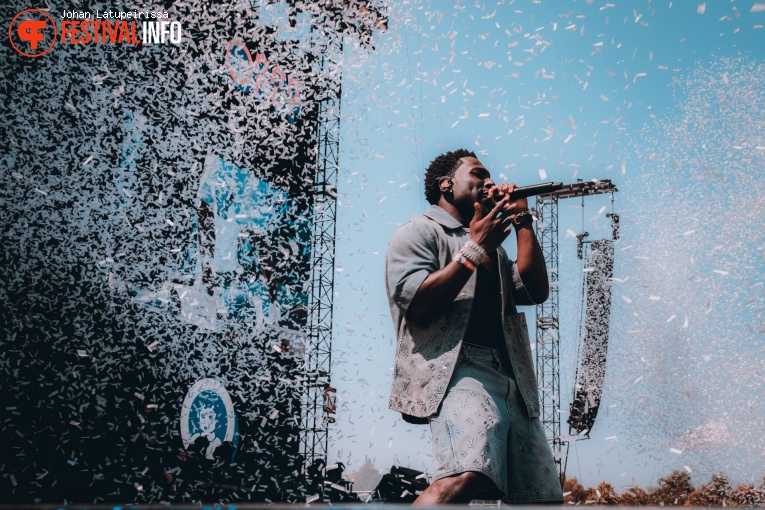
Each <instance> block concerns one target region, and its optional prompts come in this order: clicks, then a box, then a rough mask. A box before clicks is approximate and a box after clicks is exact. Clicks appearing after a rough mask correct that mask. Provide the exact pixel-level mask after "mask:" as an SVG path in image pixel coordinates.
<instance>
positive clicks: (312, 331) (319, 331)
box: [300, 16, 342, 464]
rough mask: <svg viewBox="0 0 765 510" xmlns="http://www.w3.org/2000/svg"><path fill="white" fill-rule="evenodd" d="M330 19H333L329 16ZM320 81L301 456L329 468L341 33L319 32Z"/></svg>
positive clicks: (315, 89)
mask: <svg viewBox="0 0 765 510" xmlns="http://www.w3.org/2000/svg"><path fill="white" fill-rule="evenodd" d="M327 18H328V19H329V18H330V17H329V16H327ZM316 31H317V33H316V34H314V37H315V38H316V40H317V41H318V43H317V45H316V46H315V48H316V51H315V53H314V54H315V55H316V56H317V63H316V66H317V73H316V75H317V78H318V80H317V81H318V83H316V84H314V89H313V92H314V94H315V101H316V105H317V111H318V122H317V131H318V135H317V149H318V150H317V154H316V163H315V165H316V166H315V171H314V175H313V187H314V190H313V205H312V220H313V235H312V240H311V290H310V298H309V315H308V323H309V330H308V341H307V344H306V346H305V364H304V366H303V377H304V379H303V384H304V392H303V395H302V424H301V425H302V426H301V431H300V432H301V437H300V454H301V455H302V456H303V458H304V459H305V461H306V462H307V463H309V464H311V463H313V462H314V461H317V460H319V459H322V460H323V461H324V463H325V464H326V460H327V447H328V440H329V424H330V423H332V422H334V418H333V417H332V416H331V414H332V413H333V412H334V401H333V400H332V398H331V397H332V395H331V393H330V390H332V391H333V389H332V388H331V386H330V368H331V366H332V311H333V293H334V286H335V277H334V275H335V232H336V219H337V216H336V213H337V180H338V168H339V150H340V97H341V81H342V80H341V77H342V74H341V73H342V66H341V62H340V61H339V60H340V58H341V56H342V34H332V33H329V32H325V31H324V30H321V27H319V28H317V29H316Z"/></svg>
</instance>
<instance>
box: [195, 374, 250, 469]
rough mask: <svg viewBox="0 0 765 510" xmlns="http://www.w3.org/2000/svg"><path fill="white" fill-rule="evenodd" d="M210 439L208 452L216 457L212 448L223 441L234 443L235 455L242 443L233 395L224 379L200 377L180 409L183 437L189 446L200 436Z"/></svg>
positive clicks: (209, 456) (209, 455) (208, 455)
mask: <svg viewBox="0 0 765 510" xmlns="http://www.w3.org/2000/svg"><path fill="white" fill-rule="evenodd" d="M200 437H204V438H206V439H207V440H208V441H209V442H210V446H208V447H207V451H206V452H205V454H206V456H207V458H208V459H213V452H215V449H216V448H217V447H218V446H220V445H221V443H223V442H224V441H230V442H231V443H232V444H233V445H234V452H233V454H232V460H233V457H234V456H235V455H236V450H237V447H238V444H239V425H238V423H237V420H236V413H235V412H234V405H233V404H232V403H231V396H230V395H229V394H228V392H227V391H226V388H225V387H224V386H223V383H221V382H220V381H216V380H215V379H200V380H199V381H197V382H196V383H195V384H194V385H193V386H192V387H191V389H190V390H189V392H188V393H187V394H186V398H185V399H184V400H183V407H182V409H181V439H182V440H183V447H184V448H186V449H188V448H189V446H191V445H192V444H193V443H194V442H195V441H196V440H197V438H200Z"/></svg>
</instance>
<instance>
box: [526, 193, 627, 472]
mask: <svg viewBox="0 0 765 510" xmlns="http://www.w3.org/2000/svg"><path fill="white" fill-rule="evenodd" d="M617 191H619V190H618V189H616V186H615V185H613V184H612V183H611V181H610V180H608V179H602V180H597V179H594V180H592V181H588V182H581V181H580V182H576V183H573V184H567V185H564V186H563V187H562V188H561V189H559V190H557V191H554V192H552V193H545V194H543V195H539V196H538V197H537V200H536V210H535V213H536V216H537V223H536V229H537V238H538V239H539V244H540V246H541V248H542V254H543V255H544V258H545V264H546V266H547V273H548V275H549V278H550V296H549V297H548V299H547V301H545V302H544V303H542V304H541V305H537V307H536V312H537V313H536V315H537V321H536V353H537V357H536V368H537V385H538V386H539V394H540V400H541V401H540V411H539V418H540V420H541V421H542V425H543V426H544V430H545V435H546V436H547V441H548V443H549V444H550V449H551V450H552V456H553V460H554V461H555V467H556V469H557V470H558V477H559V478H560V480H561V484H562V483H563V482H564V481H565V477H566V461H567V459H568V442H567V441H564V440H563V438H562V437H561V432H560V414H561V412H562V411H563V410H562V409H561V407H560V406H561V399H560V312H559V301H558V298H559V293H558V284H559V276H558V275H559V271H558V269H559V262H560V257H559V256H558V201H559V200H561V199H565V198H574V197H585V196H590V195H599V194H603V193H611V194H613V193H614V192H617ZM564 443H565V449H564Z"/></svg>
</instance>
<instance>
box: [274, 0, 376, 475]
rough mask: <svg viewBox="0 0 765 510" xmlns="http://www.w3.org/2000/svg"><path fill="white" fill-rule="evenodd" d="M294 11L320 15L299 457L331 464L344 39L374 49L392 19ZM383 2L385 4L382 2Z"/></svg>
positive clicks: (362, 12)
mask: <svg viewBox="0 0 765 510" xmlns="http://www.w3.org/2000/svg"><path fill="white" fill-rule="evenodd" d="M288 3H289V4H290V5H291V7H292V9H293V14H294V13H295V12H298V11H300V10H301V9H303V8H304V9H305V11H304V12H311V13H312V14H315V13H316V10H317V9H320V12H319V14H318V15H317V16H316V18H315V19H314V22H313V23H312V34H311V40H312V48H313V51H312V53H313V55H314V56H315V57H316V61H315V62H316V63H315V70H316V78H317V80H316V82H315V83H313V84H312V90H313V93H314V94H315V95H314V98H315V99H314V101H315V102H316V106H317V113H318V118H317V153H316V159H315V168H314V172H313V176H312V177H313V198H312V200H313V203H312V211H311V214H312V222H313V234H312V237H311V280H310V281H311V288H310V292H309V303H308V335H307V336H308V338H307V341H306V345H305V358H304V364H303V370H302V374H301V376H302V382H303V387H304V391H303V393H302V399H301V425H300V455H301V456H302V457H303V459H304V460H305V462H306V463H307V464H309V465H310V464H315V463H316V462H322V461H323V464H324V465H325V466H326V463H327V448H328V442H329V424H331V423H333V422H334V421H335V419H334V417H333V416H332V415H333V414H334V413H335V410H336V400H335V389H334V388H333V387H332V386H331V378H330V369H331V366H332V311H333V294H334V286H335V276H334V275H335V234H336V225H337V221H336V220H337V215H336V213H337V182H338V170H339V168H340V166H339V152H340V99H341V96H342V88H341V86H342V55H343V36H344V35H346V34H350V35H352V36H354V37H356V38H357V39H358V40H359V42H360V44H361V46H362V47H363V48H365V49H367V50H368V51H371V49H373V48H372V47H371V35H372V32H373V30H374V29H383V30H384V29H385V28H386V23H387V20H386V19H385V17H384V15H383V14H382V4H381V2H379V1H374V0H373V1H369V2H358V4H354V5H355V10H354V11H353V12H348V9H349V8H351V7H349V5H348V4H347V3H342V2H337V1H329V2H326V3H325V4H322V5H321V6H320V7H317V6H315V5H313V6H311V3H310V2H299V1H294V0H292V1H290V2H288ZM378 4H380V5H378Z"/></svg>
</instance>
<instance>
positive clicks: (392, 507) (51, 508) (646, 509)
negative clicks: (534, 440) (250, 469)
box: [0, 502, 708, 510]
mask: <svg viewBox="0 0 765 510" xmlns="http://www.w3.org/2000/svg"><path fill="white" fill-rule="evenodd" d="M407 506H410V505H409V504H391V503H350V504H331V503H318V504H317V503H313V504H309V505H306V504H292V505H290V504H282V503H278V504H277V503H274V504H267V503H245V504H241V505H238V504H231V505H215V504H213V505H209V504H202V505H170V504H167V505H163V504H152V505H121V506H120V505H79V504H78V505H66V506H61V505H4V504H2V503H0V510H6V509H8V510H10V509H14V510H16V509H18V510H59V509H62V510H64V509H66V510H160V509H161V510H288V509H289V510H295V509H297V508H319V509H323V510H333V509H337V510H372V509H374V510H386V509H387V510H401V509H402V508H404V507H407ZM570 506H575V505H506V504H504V503H503V504H501V505H497V504H496V503H495V504H489V503H488V502H487V503H482V504H475V503H474V504H472V505H449V506H440V507H438V506H434V507H430V508H443V509H448V510H469V509H474V510H475V509H476V508H513V509H519V510H520V509H528V510H548V509H557V510H560V509H561V508H562V507H570ZM606 506H608V507H609V508H626V507H624V506H616V505H588V506H587V507H588V508H592V507H596V508H603V507H606ZM370 507H372V508H370ZM636 508H637V507H636ZM640 508H641V509H642V510H659V509H662V510H666V507H659V506H655V507H653V506H641V507H640ZM686 508H687V509H695V508H708V507H686Z"/></svg>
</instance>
